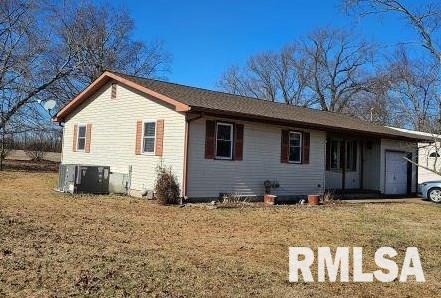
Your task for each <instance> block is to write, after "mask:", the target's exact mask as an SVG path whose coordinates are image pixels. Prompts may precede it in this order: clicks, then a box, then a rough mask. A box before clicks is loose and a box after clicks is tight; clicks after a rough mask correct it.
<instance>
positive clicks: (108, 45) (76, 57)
mask: <svg viewBox="0 0 441 298" xmlns="http://www.w3.org/2000/svg"><path fill="white" fill-rule="evenodd" d="M53 3H55V4H53ZM65 3H68V4H65ZM91 3H92V2H88V1H82V2H81V3H80V4H79V5H76V4H75V3H73V2H68V1H66V2H63V4H60V3H57V2H51V1H46V0H4V1H0V130H1V131H2V132H3V134H11V133H17V132H24V131H28V130H42V129H43V127H44V126H46V125H48V123H50V119H49V117H48V114H47V112H45V111H44V109H42V105H41V103H42V101H45V100H48V99H54V100H56V101H57V102H58V103H59V104H63V103H65V102H66V101H67V100H69V99H70V98H71V97H73V96H74V95H76V94H77V93H78V92H79V91H80V90H82V89H83V88H84V87H85V86H86V85H87V84H88V83H90V82H91V81H92V80H94V79H95V78H96V77H97V76H99V75H100V74H101V72H102V71H103V70H105V69H112V70H117V71H122V72H127V73H130V74H139V75H144V76H149V77H152V76H159V75H160V74H164V73H165V71H167V67H168V63H169V55H168V54H166V53H165V51H164V50H163V48H162V45H161V43H159V42H156V43H151V44H146V43H144V42H141V41H137V40H133V39H132V38H131V34H132V31H133V20H132V19H131V18H130V16H129V15H128V13H127V12H126V11H124V10H115V9H113V8H112V6H104V5H95V4H91ZM0 141H1V139H0ZM3 147H4V146H3ZM2 156H3V155H1V156H0V159H1V158H2Z"/></svg>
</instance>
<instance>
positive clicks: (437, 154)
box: [429, 151, 440, 157]
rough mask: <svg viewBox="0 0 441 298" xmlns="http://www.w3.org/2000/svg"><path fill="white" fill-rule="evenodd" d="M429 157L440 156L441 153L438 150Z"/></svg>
mask: <svg viewBox="0 0 441 298" xmlns="http://www.w3.org/2000/svg"><path fill="white" fill-rule="evenodd" d="M429 157H440V155H439V153H438V152H435V151H434V152H432V153H430V155H429Z"/></svg>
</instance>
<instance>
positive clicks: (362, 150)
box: [360, 141, 364, 189]
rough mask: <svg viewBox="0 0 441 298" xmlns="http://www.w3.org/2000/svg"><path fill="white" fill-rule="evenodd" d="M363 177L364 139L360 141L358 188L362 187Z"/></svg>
mask: <svg viewBox="0 0 441 298" xmlns="http://www.w3.org/2000/svg"><path fill="white" fill-rule="evenodd" d="M363 178H364V141H360V189H363Z"/></svg>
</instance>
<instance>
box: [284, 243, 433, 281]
mask: <svg viewBox="0 0 441 298" xmlns="http://www.w3.org/2000/svg"><path fill="white" fill-rule="evenodd" d="M397 255H398V253H397V251H396V250H395V249H394V248H392V247H380V248H379V249H377V251H376V252H375V256H374V260H375V264H376V266H377V268H378V270H375V271H373V272H363V248H362V247H352V249H351V248H350V247H337V248H336V250H335V255H334V256H333V255H332V253H331V248H330V247H318V249H317V256H315V255H314V251H313V250H312V249H311V248H309V247H290V248H289V281H290V282H299V281H304V282H314V281H318V282H337V281H339V282H349V281H353V282H373V281H374V279H376V280H378V281H380V282H392V281H394V280H396V279H397V278H398V279H399V281H400V282H407V280H408V278H409V277H411V276H412V278H413V277H414V278H415V280H416V281H417V282H425V281H426V280H425V278H424V272H423V267H422V265H421V260H420V255H419V253H418V248H416V247H408V248H407V249H406V253H405V256H404V261H403V263H402V265H401V271H400V267H399V266H398V264H397V263H396V262H395V261H394V258H395V257H396V256H397ZM351 261H352V264H351ZM314 263H315V264H314ZM313 266H317V279H316V280H315V279H314V276H313V274H312V271H311V268H312V267H313ZM350 266H351V267H352V275H351V278H352V280H350V275H349V271H350ZM337 276H339V280H337Z"/></svg>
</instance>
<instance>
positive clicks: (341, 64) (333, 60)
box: [302, 29, 374, 112]
mask: <svg viewBox="0 0 441 298" xmlns="http://www.w3.org/2000/svg"><path fill="white" fill-rule="evenodd" d="M302 45H303V46H302V51H303V53H304V57H305V60H306V63H305V66H306V69H307V73H308V83H307V86H308V87H309V89H310V90H311V96H312V97H313V99H314V100H315V102H316V103H317V104H318V105H319V107H320V108H321V109H322V110H324V111H336V112H347V108H348V107H349V106H350V105H351V104H352V103H353V102H354V101H355V100H356V99H357V97H358V96H360V94H362V93H364V92H366V91H367V90H368V86H369V82H370V77H369V74H368V70H367V65H369V64H370V63H371V62H372V59H373V52H374V49H373V46H372V45H370V44H368V43H367V42H365V41H363V40H360V39H358V38H356V37H355V36H354V35H352V34H350V33H348V32H346V31H342V30H325V29H320V30H317V31H314V32H313V33H311V34H310V35H309V36H308V37H307V38H306V39H304V40H303V41H302Z"/></svg>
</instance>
